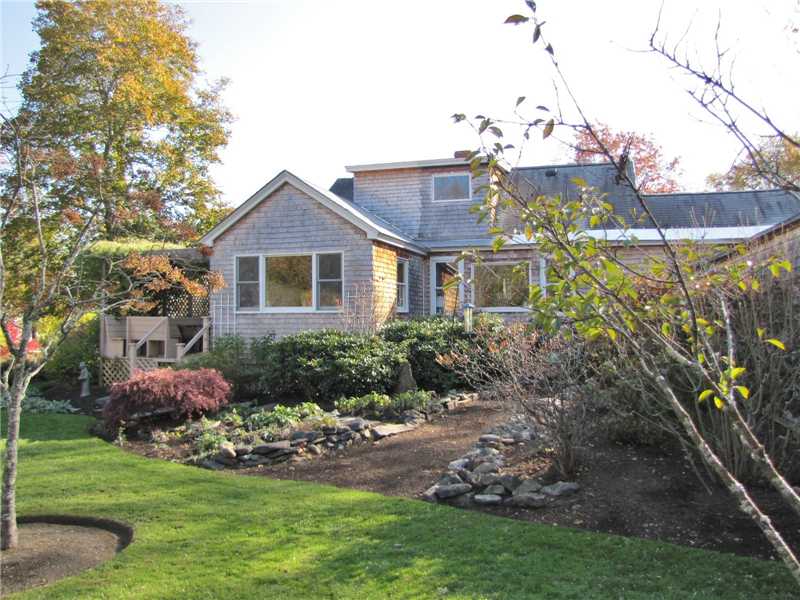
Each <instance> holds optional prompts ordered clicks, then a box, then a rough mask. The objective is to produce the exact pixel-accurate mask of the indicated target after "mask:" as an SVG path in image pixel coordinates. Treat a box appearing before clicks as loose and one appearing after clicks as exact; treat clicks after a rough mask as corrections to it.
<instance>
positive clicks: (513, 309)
mask: <svg viewBox="0 0 800 600" xmlns="http://www.w3.org/2000/svg"><path fill="white" fill-rule="evenodd" d="M521 262H526V263H528V289H530V286H531V284H532V283H533V271H532V269H531V267H532V265H533V260H531V259H522V260H493V261H486V263H485V264H486V265H488V266H500V265H515V266H516V265H518V264H519V263H521ZM543 264H544V259H543V258H540V259H539V267H540V270H539V285H541V282H542V273H543V270H542V268H541V267H542V265H543ZM470 267H471V279H472V302H473V304H475V308H476V309H477V310H479V311H480V312H485V313H527V312H530V311H531V309H530V308H528V307H527V306H487V307H482V306H479V305H478V299H477V298H476V294H475V281H476V279H475V263H473V264H472V265H470ZM542 289H544V286H542Z"/></svg>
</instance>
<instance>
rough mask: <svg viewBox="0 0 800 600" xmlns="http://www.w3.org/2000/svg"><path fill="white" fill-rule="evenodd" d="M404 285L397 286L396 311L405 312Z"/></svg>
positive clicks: (405, 288)
mask: <svg viewBox="0 0 800 600" xmlns="http://www.w3.org/2000/svg"><path fill="white" fill-rule="evenodd" d="M407 289H408V288H407V287H406V284H404V283H398V284H397V309H398V310H405V309H406V290H407Z"/></svg>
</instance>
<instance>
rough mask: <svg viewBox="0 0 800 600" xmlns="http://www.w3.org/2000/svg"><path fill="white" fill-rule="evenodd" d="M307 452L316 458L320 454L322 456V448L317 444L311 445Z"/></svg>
mask: <svg viewBox="0 0 800 600" xmlns="http://www.w3.org/2000/svg"><path fill="white" fill-rule="evenodd" d="M306 452H308V453H309V454H313V455H315V456H319V455H320V454H322V448H320V447H319V446H317V445H315V444H311V445H309V446H308V447H307V448H306Z"/></svg>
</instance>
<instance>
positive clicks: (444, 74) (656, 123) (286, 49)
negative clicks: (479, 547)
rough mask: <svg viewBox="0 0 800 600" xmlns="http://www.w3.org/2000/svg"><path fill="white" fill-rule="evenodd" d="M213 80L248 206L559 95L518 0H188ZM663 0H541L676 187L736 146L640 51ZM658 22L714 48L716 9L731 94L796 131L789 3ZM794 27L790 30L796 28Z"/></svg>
mask: <svg viewBox="0 0 800 600" xmlns="http://www.w3.org/2000/svg"><path fill="white" fill-rule="evenodd" d="M182 4H183V6H184V7H185V9H186V11H187V13H188V15H189V16H190V18H191V19H192V21H193V23H192V27H191V30H190V35H191V36H192V37H193V39H194V40H195V41H197V42H198V43H199V51H200V55H201V57H202V61H203V66H204V68H205V70H206V73H207V76H208V79H209V80H212V79H216V78H218V77H222V76H225V77H228V78H230V79H231V85H230V87H229V89H228V90H227V92H226V94H225V101H226V103H227V105H228V106H229V107H230V109H231V110H232V111H233V113H234V114H235V116H236V122H235V124H234V125H233V130H232V135H231V139H230V143H229V145H228V147H227V148H226V149H225V151H224V152H223V153H222V159H223V164H222V165H220V166H218V167H217V168H215V169H214V177H215V180H216V181H217V183H218V185H219V186H220V188H221V189H222V191H223V194H224V197H225V200H226V201H227V202H228V203H229V204H232V205H237V204H240V203H241V202H243V201H244V200H245V199H246V198H247V197H248V196H249V195H250V194H251V193H253V192H254V191H256V190H257V189H258V188H259V187H260V186H261V185H263V184H264V183H265V182H266V181H268V180H269V179H271V178H272V177H273V176H274V175H275V174H276V173H277V172H279V171H280V170H281V169H289V170H291V171H293V172H294V173H295V174H296V175H299V176H300V177H303V178H306V179H308V180H309V181H311V182H314V183H317V184H318V185H324V186H325V187H327V186H328V185H330V183H331V182H332V181H333V179H335V178H336V177H339V176H344V175H346V172H345V170H344V165H348V164H359V163H368V162H382V161H398V160H414V159H423V158H439V157H446V156H450V155H451V154H452V152H453V151H454V150H457V149H460V148H472V147H474V146H475V143H476V140H475V138H474V135H473V134H472V133H471V132H469V131H468V130H467V129H466V128H465V127H463V125H462V126H459V125H454V124H453V123H452V122H451V121H450V119H449V116H450V115H451V114H453V113H454V112H466V113H467V114H470V115H474V114H476V113H482V114H488V115H497V116H507V115H508V114H509V111H510V108H511V107H513V104H514V101H515V99H516V98H517V97H518V96H522V95H524V96H527V97H528V98H529V101H528V102H529V103H530V104H531V106H533V105H535V104H540V103H541V104H548V105H551V106H552V103H553V89H552V79H553V73H552V70H551V69H550V68H549V67H548V63H547V61H546V60H545V57H544V56H543V54H542V52H541V49H537V48H533V47H532V46H531V44H530V30H528V29H524V28H523V27H513V26H510V25H503V24H502V23H503V21H504V19H505V17H506V16H508V15H509V14H512V13H515V12H524V11H525V6H524V3H523V2H522V0H518V1H517V0H508V1H507V0H436V1H433V0H404V1H403V2H389V1H384V0H364V1H359V0H328V1H322V0H319V1H312V0H271V1H266V0H265V1H261V2H255V1H253V2H184V3H182ZM661 4H662V0H652V1H651V0H639V1H636V2H633V1H627V2H623V1H611V0H607V1H605V2H597V1H591V0H585V1H580V2H579V1H565V0H539V2H538V5H539V15H540V17H541V18H542V19H544V20H546V21H547V25H546V29H547V33H548V36H549V39H550V41H551V42H552V43H553V46H554V47H555V48H556V51H557V52H558V55H559V58H560V62H561V64H562V66H563V68H564V70H565V71H566V74H567V76H568V77H569V79H570V81H571V82H572V84H573V87H574V89H575V91H576V93H577V95H578V97H579V99H580V100H581V102H582V103H583V105H584V107H585V108H586V109H587V110H588V112H589V114H590V115H591V116H592V117H593V118H595V119H598V120H601V121H604V122H606V123H608V124H609V125H610V126H611V127H613V128H616V129H633V130H637V131H642V132H650V133H652V134H653V135H654V136H655V137H656V139H657V140H658V141H659V142H660V143H661V144H662V145H663V146H664V148H665V151H666V153H667V154H668V155H673V156H674V155H678V156H680V157H681V159H682V166H683V171H684V176H683V178H682V182H683V185H684V187H685V188H686V189H689V190H699V189H703V188H704V185H705V184H704V180H705V177H706V176H707V175H708V174H709V173H712V172H715V171H723V170H726V169H727V167H728V166H729V165H730V163H731V161H732V160H733V158H734V157H735V154H736V151H737V147H736V145H735V143H734V141H733V140H732V139H731V138H730V136H728V135H727V134H726V133H725V132H724V131H722V130H721V129H720V128H719V126H717V125H713V124H711V123H709V122H707V121H706V120H705V119H704V118H703V116H702V115H701V113H700V111H699V110H698V109H697V108H695V107H694V106H693V104H692V102H691V101H690V99H689V98H688V96H687V94H686V92H685V88H686V85H687V82H686V81H685V80H684V79H682V78H681V77H680V75H679V74H677V73H675V72H674V71H672V70H671V69H669V68H668V66H667V65H666V64H665V63H664V61H663V60H662V59H659V58H658V57H657V56H654V55H652V54H649V53H645V52H641V51H642V50H644V49H645V47H646V45H647V40H648V38H649V35H650V31H651V29H652V27H653V25H654V23H655V21H656V16H657V14H658V10H659V6H661ZM663 5H664V9H663V12H664V14H663V25H664V27H665V31H666V32H668V34H669V36H670V38H672V39H674V40H677V39H678V38H679V37H680V35H681V34H682V33H683V32H684V31H685V30H686V29H687V27H688V26H690V25H691V28H690V29H689V30H688V33H687V34H686V37H685V41H684V44H685V47H687V48H689V50H690V51H691V52H692V53H693V54H696V55H697V56H698V58H699V59H700V60H703V59H706V58H708V57H709V54H708V52H709V51H710V49H711V41H712V36H713V32H714V28H715V26H716V23H717V20H718V19H719V18H721V40H722V43H723V46H724V47H725V48H729V49H730V56H731V57H734V58H735V59H736V61H735V66H734V72H735V76H736V81H737V82H738V85H739V89H740V91H741V92H742V93H743V94H746V95H748V97H750V98H752V100H753V102H754V103H755V104H756V105H759V106H761V105H764V106H766V107H768V108H769V111H770V113H771V114H772V115H773V117H774V119H775V120H776V121H777V122H781V123H783V124H785V126H786V128H787V129H790V130H794V131H797V130H800V102H798V91H800V68H798V63H800V54H798V45H797V38H798V35H794V36H790V35H789V33H788V29H787V26H788V25H789V23H790V22H791V21H794V22H797V21H798V0H753V1H750V2H743V1H741V2H740V1H733V0H721V1H717V2H715V1H712V0H709V1H704V2H702V3H698V2H696V0H694V1H690V0H664V1H663ZM34 15H35V9H34V6H33V3H32V2H16V1H13V0H12V1H10V0H0V19H2V23H1V25H0V27H1V29H0V33H1V34H2V48H1V49H2V57H0V58H1V59H2V65H3V67H4V68H6V67H7V68H8V69H9V71H10V72H12V73H19V72H21V71H22V70H23V69H24V68H25V66H26V64H27V56H28V54H29V53H30V52H31V51H33V50H35V49H36V47H37V45H38V39H37V36H36V35H35V34H34V33H33V32H32V31H31V25H30V22H31V19H32V18H33V17H34ZM793 38H794V39H793ZM6 100H7V101H9V102H12V103H13V101H14V98H13V97H8V98H7V99H6ZM567 158H568V156H567V154H566V152H565V150H564V148H563V146H561V145H559V144H558V143H555V142H548V143H541V142H538V141H537V142H536V143H534V144H531V146H530V147H529V149H528V151H527V152H526V154H525V156H524V161H523V162H524V163H525V164H545V163H548V162H563V161H565V160H566V159H567Z"/></svg>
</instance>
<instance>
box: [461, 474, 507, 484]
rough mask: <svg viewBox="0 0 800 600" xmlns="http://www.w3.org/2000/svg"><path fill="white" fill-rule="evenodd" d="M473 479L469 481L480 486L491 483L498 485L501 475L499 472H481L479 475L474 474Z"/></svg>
mask: <svg viewBox="0 0 800 600" xmlns="http://www.w3.org/2000/svg"><path fill="white" fill-rule="evenodd" d="M472 479H473V480H472V481H470V482H468V483H472V484H474V485H477V486H479V487H486V486H489V485H496V484H497V483H499V482H500V475H498V474H497V473H481V474H478V475H474V476H473V478H472Z"/></svg>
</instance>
